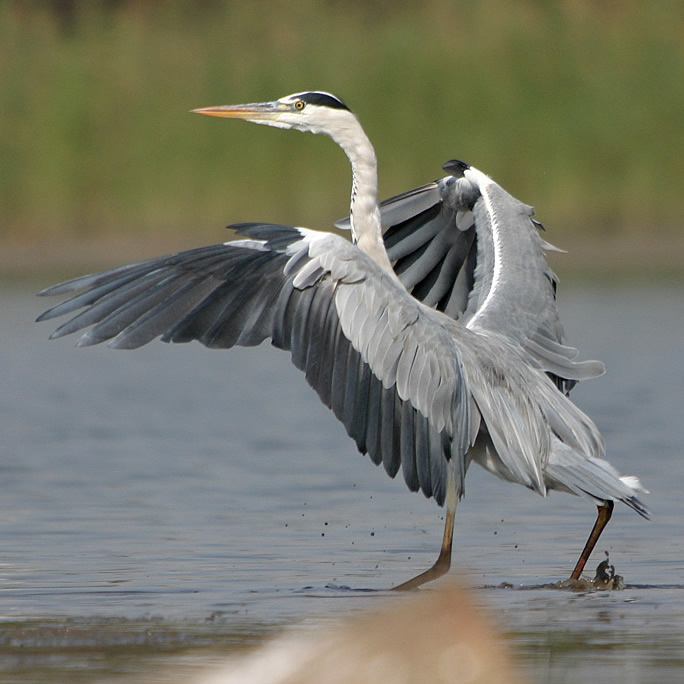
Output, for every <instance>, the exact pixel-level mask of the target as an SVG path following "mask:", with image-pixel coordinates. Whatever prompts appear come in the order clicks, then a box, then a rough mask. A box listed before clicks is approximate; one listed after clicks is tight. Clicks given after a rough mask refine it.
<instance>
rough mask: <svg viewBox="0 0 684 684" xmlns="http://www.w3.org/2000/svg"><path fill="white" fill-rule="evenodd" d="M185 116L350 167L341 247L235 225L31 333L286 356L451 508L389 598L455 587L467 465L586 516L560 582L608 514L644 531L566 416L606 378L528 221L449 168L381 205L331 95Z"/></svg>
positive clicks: (106, 283) (590, 431) (376, 454)
mask: <svg viewBox="0 0 684 684" xmlns="http://www.w3.org/2000/svg"><path fill="white" fill-rule="evenodd" d="M194 111H195V112H197V113H200V114H205V115H209V116H217V117H225V118H232V119H244V120H247V121H251V122H254V123H258V124H265V125H268V126H275V127H278V128H285V129H295V130H299V131H308V132H311V133H322V134H326V135H328V136H329V137H331V138H332V139H333V140H334V141H335V142H336V143H337V144H338V145H339V146H340V147H341V148H342V149H343V150H344V152H345V153H346V155H347V157H348V158H349V161H350V162H351V167H352V191H351V204H350V216H349V219H348V220H347V221H343V222H341V223H340V227H342V228H345V227H346V228H349V229H350V230H351V237H352V240H351V242H350V241H348V240H346V239H344V238H343V237H341V236H340V235H338V234H336V233H332V232H322V231H316V230H310V229H306V228H298V227H289V226H282V225H273V224H256V223H249V224H236V225H234V226H232V228H233V229H234V230H235V231H236V232H237V234H238V236H239V237H240V238H241V239H238V240H235V241H232V242H227V243H224V244H220V245H214V246H209V247H200V248H198V249H193V250H189V251H185V252H181V253H178V254H174V255H171V256H165V257H161V258H156V259H151V260H149V261H145V262H142V263H138V264H133V265H129V266H124V267H122V268H117V269H114V270H111V271H107V272H104V273H99V274H95V275H87V276H83V277H80V278H76V279H74V280H71V281H69V282H66V283H62V284H60V285H56V286H54V287H51V288H48V289H47V290H44V291H43V292H42V293H41V294H43V295H64V294H67V293H74V292H77V294H73V295H71V296H70V298H69V299H66V300H65V301H63V302H62V303H60V304H57V305H56V306H54V307H52V308H51V309H49V310H48V311H46V312H45V313H43V314H42V315H41V316H40V317H39V319H38V320H45V319H51V318H54V317H56V316H62V315H64V314H74V313H75V312H79V313H76V314H75V315H74V316H73V317H72V318H70V319H69V320H67V322H66V323H64V324H63V325H61V326H60V327H59V328H57V330H55V332H53V334H52V335H51V338H56V337H61V336H63V335H67V334H70V333H74V332H76V331H79V330H83V329H88V330H87V331H86V332H84V333H82V335H81V337H80V338H79V340H78V343H77V344H78V346H87V345H92V344H98V343H100V342H105V341H107V342H108V343H109V346H111V347H114V348H117V349H133V348H136V347H140V346H141V345H144V344H147V343H148V342H150V341H151V340H153V339H155V338H157V337H159V336H161V339H162V340H163V341H165V342H189V341H191V340H198V341H199V342H201V343H202V344H204V345H206V346H207V347H212V348H220V349H227V348H230V347H232V346H234V345H242V346H251V345H257V344H259V343H261V342H263V341H264V340H266V339H269V338H270V340H271V342H272V344H273V345H274V346H276V347H278V348H280V349H284V350H287V351H289V352H290V353H291V356H292V361H293V362H294V364H295V366H297V367H298V368H299V369H301V370H303V371H304V373H305V375H306V379H307V381H308V382H309V384H310V385H311V386H312V387H313V388H314V389H315V390H316V392H317V393H318V395H319V397H320V398H321V400H322V401H323V403H324V404H325V405H326V406H328V407H329V408H331V409H332V411H333V412H334V414H335V416H336V417H337V418H338V419H339V420H340V421H341V422H342V423H343V424H344V426H345V428H346V430H347V432H348V434H349V435H350V436H351V437H352V439H353V440H354V441H355V442H356V445H357V447H358V449H359V450H360V451H361V452H362V453H366V454H368V455H369V456H370V458H371V460H372V461H373V462H374V463H375V464H380V463H382V464H383V466H384V468H385V470H386V471H387V473H388V474H389V475H390V476H391V477H394V476H395V475H396V474H397V472H398V471H399V469H401V470H402V472H403V476H404V480H405V482H406V484H407V485H408V487H409V489H411V490H413V491H416V490H418V489H420V490H422V492H423V493H424V494H425V496H427V497H434V499H435V500H436V502H437V503H438V504H439V505H440V506H442V505H446V516H445V526H444V536H443V541H442V547H441V551H440V554H439V557H438V559H437V561H436V562H435V564H434V565H433V566H432V567H431V568H430V569H429V570H427V571H426V572H424V573H421V574H420V575H418V576H417V577H415V578H413V579H411V580H408V581H407V582H404V583H403V584H401V585H399V586H398V587H396V588H401V589H409V588H414V587H417V586H420V585H421V584H423V583H425V582H428V581H430V580H433V579H435V578H436V577H439V576H441V575H443V574H444V573H445V572H447V571H448V569H449V567H450V563H451V547H452V539H453V530H454V515H455V511H456V505H457V503H458V501H459V500H460V499H461V497H462V496H463V494H464V491H465V489H464V479H465V476H466V472H467V470H468V467H469V466H470V464H471V463H472V462H473V461H474V462H476V463H478V464H479V465H480V466H482V467H484V468H485V469H486V470H488V471H489V472H491V473H493V474H494V475H496V476H498V477H500V478H503V479H504V480H508V481H511V482H517V483H519V484H522V485H524V486H525V487H528V488H530V489H532V490H534V491H536V492H537V493H539V494H541V495H546V493H547V492H548V491H549V490H554V489H555V490H562V491H565V492H569V493H572V494H576V495H579V496H582V497H584V498H586V499H588V500H590V501H592V502H593V503H594V504H596V505H597V506H598V516H597V519H596V523H595V525H594V528H593V529H592V532H591V534H590V537H589V539H588V541H587V543H586V546H585V547H584V549H583V551H582V553H581V555H580V558H579V560H578V562H577V565H576V566H575V568H574V570H573V571H572V574H571V578H573V579H578V578H579V577H580V575H581V573H582V570H583V568H584V565H585V563H586V562H587V559H588V558H589V556H590V554H591V552H592V550H593V548H594V546H595V544H596V542H597V540H598V538H599V535H600V534H601V532H602V530H603V528H604V527H605V525H606V523H607V522H608V520H609V518H610V516H611V513H612V510H613V506H614V502H615V501H622V502H624V503H625V504H627V505H628V506H630V507H631V508H633V509H634V510H635V511H637V512H638V513H640V514H641V515H642V516H644V517H648V513H647V511H646V509H645V507H644V506H643V504H642V503H641V501H640V500H639V498H638V494H639V493H640V492H642V491H645V490H644V489H643V487H642V486H641V484H640V483H639V480H638V479H637V478H636V477H631V476H630V477H623V476H620V475H619V474H618V472H617V471H616V469H615V468H614V467H613V466H611V465H610V464H609V463H608V462H607V461H606V460H605V459H604V454H605V446H604V441H603V439H602V437H601V435H600V433H599V431H598V429H597V427H596V425H595V424H594V423H593V421H592V420H591V419H590V418H589V417H588V416H586V415H585V414H584V413H583V412H582V411H581V410H580V409H579V408H577V407H576V406H575V404H574V403H573V402H571V401H570V399H569V398H568V392H569V391H570V389H571V388H572V386H573V385H574V384H575V383H576V382H577V381H579V380H584V379H586V378H591V377H595V376H597V375H600V374H601V373H602V372H603V365H602V364H601V363H600V362H598V361H578V360H577V356H578V351H577V350H576V349H574V348H573V347H570V346H568V345H566V344H565V343H564V340H563V329H562V326H561V323H560V319H559V315H558V310H557V306H556V296H555V292H556V279H555V276H554V274H553V272H552V271H551V269H550V267H549V265H548V263H547V261H546V257H545V250H548V249H550V248H551V245H549V244H548V243H546V242H545V241H544V240H543V239H542V238H541V236H540V233H539V229H540V228H541V225H540V224H538V223H537V222H536V221H535V220H534V219H533V214H534V211H533V209H532V208H531V207H530V206H527V205H525V204H523V203H522V202H520V201H518V200H517V199H515V198H514V197H512V196H511V195H510V194H508V193H507V192H506V191H505V190H504V189H503V188H502V187H501V186H499V185H498V184H497V183H495V182H494V181H493V180H491V179H490V178H489V177H488V176H486V175H485V174H484V173H482V172H481V171H478V170H477V169H475V168H474V167H472V166H469V165H467V164H464V163H463V162H458V161H452V162H448V163H447V164H445V165H444V169H445V170H446V171H447V175H446V176H445V177H444V178H441V179H440V180H437V181H435V182H433V183H429V184H427V185H424V186H422V187H420V188H417V189H415V190H412V191H409V192H408V193H405V194H402V195H399V196H397V197H394V198H392V199H390V200H388V201H387V202H384V203H383V204H382V205H379V204H378V199H377V195H378V193H377V162H376V155H375V151H374V149H373V146H372V144H371V142H370V140H369V139H368V137H367V136H366V134H365V132H364V130H363V128H362V127H361V125H360V123H359V121H358V119H357V118H356V116H355V115H354V114H353V113H352V112H351V111H350V110H349V108H348V107H347V106H346V105H345V104H344V103H343V102H342V101H341V100H340V99H338V98H337V97H335V96H333V95H331V94H329V93H324V92H318V91H313V92H302V93H295V94H293V95H288V96H286V97H283V98H281V99H279V100H276V101H273V102H266V103H254V104H245V105H232V106H222V107H209V108H205V109H198V110H194ZM383 229H384V235H383ZM81 310H82V311H81Z"/></svg>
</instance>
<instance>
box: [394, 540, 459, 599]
mask: <svg viewBox="0 0 684 684" xmlns="http://www.w3.org/2000/svg"><path fill="white" fill-rule="evenodd" d="M449 568H451V549H449V550H448V553H445V552H444V550H443V551H442V553H440V554H439V558H438V559H437V561H436V562H435V564H434V565H433V566H432V567H431V568H430V569H429V570H426V571H425V572H421V573H420V575H416V576H415V577H412V578H411V579H410V580H407V581H406V582H402V583H401V584H398V585H397V586H396V587H392V591H410V590H412V589H417V588H418V587H420V586H421V585H423V584H427V583H428V582H432V580H436V579H437V578H439V577H442V575H446V574H447V572H449Z"/></svg>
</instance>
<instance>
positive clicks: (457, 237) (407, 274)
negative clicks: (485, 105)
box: [335, 162, 477, 320]
mask: <svg viewBox="0 0 684 684" xmlns="http://www.w3.org/2000/svg"><path fill="white" fill-rule="evenodd" d="M461 164H462V163H461V162H448V163H447V164H445V165H444V168H445V170H448V171H450V172H451V173H452V174H453V175H451V176H447V177H446V178H443V179H441V180H438V181H434V182H433V183H428V184H427V185H423V186H421V187H419V188H416V189H414V190H410V191H408V192H405V193H402V194H400V195H396V196H395V197H392V198H390V199H388V200H385V201H384V202H382V203H381V204H380V212H381V221H382V227H383V230H384V236H383V237H384V241H385V248H386V249H387V254H388V256H389V258H390V261H391V262H392V265H393V266H394V270H395V272H396V273H397V275H398V276H399V279H400V280H401V282H402V284H403V285H404V287H405V288H406V289H407V290H408V292H410V293H411V294H412V295H413V296H414V297H415V298H416V299H417V300H418V301H420V302H423V303H424V304H426V305H427V306H430V307H432V308H434V309H436V310H438V311H442V312H443V313H446V314H447V315H448V316H450V317H451V318H453V319H456V320H458V319H459V318H460V317H461V316H462V315H463V313H464V312H465V310H466V307H467V305H468V298H469V296H470V292H471V290H472V288H473V277H474V271H475V264H476V258H477V240H476V235H475V224H474V220H473V213H472V207H473V204H474V202H475V200H476V199H477V195H476V194H474V193H471V192H469V191H467V192H465V193H463V192H461V190H462V187H461V186H457V185H456V184H454V182H453V181H454V180H455V179H457V178H460V177H461V176H462V168H461V166H459V165H461ZM463 166H465V165H463ZM335 225H336V226H337V227H338V228H342V229H346V228H348V226H349V219H343V220H342V221H338V222H337V223H336V224H335Z"/></svg>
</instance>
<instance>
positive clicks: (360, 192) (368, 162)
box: [332, 113, 396, 278]
mask: <svg viewBox="0 0 684 684" xmlns="http://www.w3.org/2000/svg"><path fill="white" fill-rule="evenodd" d="M347 114H348V120H347V121H348V125H346V126H343V127H340V128H339V129H338V130H337V131H336V133H335V135H333V136H332V138H333V140H334V141H335V142H336V143H337V144H338V145H339V146H340V147H341V148H342V149H343V150H344V152H345V154H346V155H347V157H348V158H349V161H350V162H351V167H352V192H351V202H350V219H351V231H352V239H353V240H354V243H355V244H357V245H358V246H359V248H360V249H361V250H363V251H364V252H365V253H366V254H368V256H370V257H371V259H373V261H375V262H376V263H377V264H378V265H379V266H381V267H382V268H383V269H384V270H385V271H387V272H388V273H390V274H391V275H392V276H394V277H395V278H396V274H395V273H394V269H393V268H392V264H391V263H390V260H389V258H388V257H387V252H386V250H385V243H384V242H383V240H382V225H381V223H380V209H379V207H378V163H377V160H376V157H375V150H374V149H373V145H372V144H371V141H370V140H369V139H368V136H367V135H366V133H365V131H364V130H363V128H361V124H360V123H359V122H358V120H357V119H356V117H355V116H354V115H353V114H351V113H347Z"/></svg>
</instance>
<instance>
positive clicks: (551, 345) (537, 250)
mask: <svg viewBox="0 0 684 684" xmlns="http://www.w3.org/2000/svg"><path fill="white" fill-rule="evenodd" d="M443 168H444V170H445V171H448V172H449V174H450V175H449V176H447V177H445V178H442V179H441V180H438V181H435V182H433V183H429V184H427V185H424V186H422V187H420V188H416V189H415V190H411V191H409V192H406V193H403V194H401V195H397V196H396V197H393V198H391V199H389V200H386V201H385V202H383V203H382V204H381V217H382V225H383V228H384V229H385V232H384V240H385V246H386V248H387V252H388V255H389V257H390V261H391V262H392V264H393V266H394V268H395V271H396V273H397V275H398V276H399V279H400V280H401V282H402V283H403V285H404V286H405V287H406V289H407V290H408V291H409V292H410V293H411V294H412V295H413V296H414V297H415V298H416V299H418V300H419V301H421V302H423V303H424V304H426V305H427V306H430V307H432V308H434V309H436V310H438V311H442V312H443V313H445V314H446V315H448V316H450V317H451V318H453V319H456V320H458V319H463V321H464V322H467V321H468V320H469V319H470V318H472V317H473V316H474V314H475V313H476V312H477V309H478V305H479V303H480V294H481V291H482V290H483V289H484V285H483V282H484V281H485V279H486V277H488V276H490V275H491V274H490V273H488V272H487V271H488V270H489V269H490V265H489V264H488V263H487V259H488V257H489V256H490V252H491V250H489V251H488V241H489V240H491V225H490V218H491V217H490V216H489V212H490V211H491V208H490V209H487V208H486V206H485V202H484V201H483V198H482V195H481V192H480V189H479V188H478V186H477V184H474V183H472V182H469V181H468V180H466V179H465V178H464V173H465V172H466V171H467V170H468V169H469V168H470V167H469V166H468V165H467V164H465V163H464V162H460V161H457V160H452V161H449V162H447V163H446V164H444V166H443ZM501 195H502V197H505V198H506V200H510V201H511V202H513V203H516V204H517V205H519V207H521V208H523V209H524V210H527V211H528V212H529V215H528V216H527V218H526V220H525V221H523V222H522V223H521V224H519V225H520V226H521V227H522V229H523V231H524V232H525V233H526V235H525V238H526V239H527V240H528V242H529V244H530V246H531V250H532V251H533V254H532V257H533V258H532V259H531V260H530V261H529V264H528V268H527V273H526V278H527V282H526V285H525V289H526V291H527V292H528V293H529V292H535V293H536V295H535V296H536V300H535V301H534V302H533V303H531V305H530V306H529V309H530V311H529V315H528V320H529V321H530V324H528V325H527V326H526V327H524V328H523V329H522V330H521V331H520V334H519V335H518V339H517V341H518V343H520V344H521V346H522V347H523V348H524V349H525V351H526V352H527V353H528V354H529V355H530V357H531V361H532V363H535V364H537V365H539V366H540V367H541V368H543V369H544V370H545V371H546V372H547V373H548V375H549V377H550V378H551V379H552V380H553V381H554V383H555V384H556V386H557V387H558V388H559V389H561V390H562V391H563V392H565V393H567V392H569V391H570V389H572V387H573V386H574V385H575V384H576V382H577V381H578V380H582V379H585V378H591V377H596V376H597V375H600V374H601V373H602V372H603V365H602V364H600V363H599V362H593V361H590V362H580V361H578V360H577V356H578V351H577V350H576V349H575V348H574V347H570V346H568V345H566V344H564V331H563V326H562V324H561V322H560V317H559V314H558V309H557V305H556V288H557V279H556V276H555V274H554V273H553V271H552V270H551V268H550V267H549V265H548V263H547V261H546V258H545V255H544V250H545V249H555V248H553V247H552V246H551V245H549V244H548V243H546V242H545V241H544V240H542V239H541V237H539V236H538V231H539V230H543V226H542V225H541V224H540V223H539V222H537V221H535V220H534V219H533V217H532V214H533V212H532V210H531V208H530V207H525V205H522V203H520V202H518V201H517V200H515V199H514V198H512V197H510V195H508V194H507V193H505V191H501ZM523 213H525V212H524V211H523ZM525 224H526V225H525ZM337 225H338V227H341V228H345V227H346V226H347V221H346V220H345V221H341V222H338V223H337ZM517 294H518V293H515V294H513V293H511V295H510V300H509V302H510V306H509V311H508V312H507V314H508V315H507V316H504V317H502V319H500V320H506V321H512V320H514V319H516V320H518V321H520V320H523V319H524V316H516V312H515V311H514V298H515V297H516V296H517ZM506 297H507V295H506V293H505V291H504V293H503V299H504V301H505V300H506Z"/></svg>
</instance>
